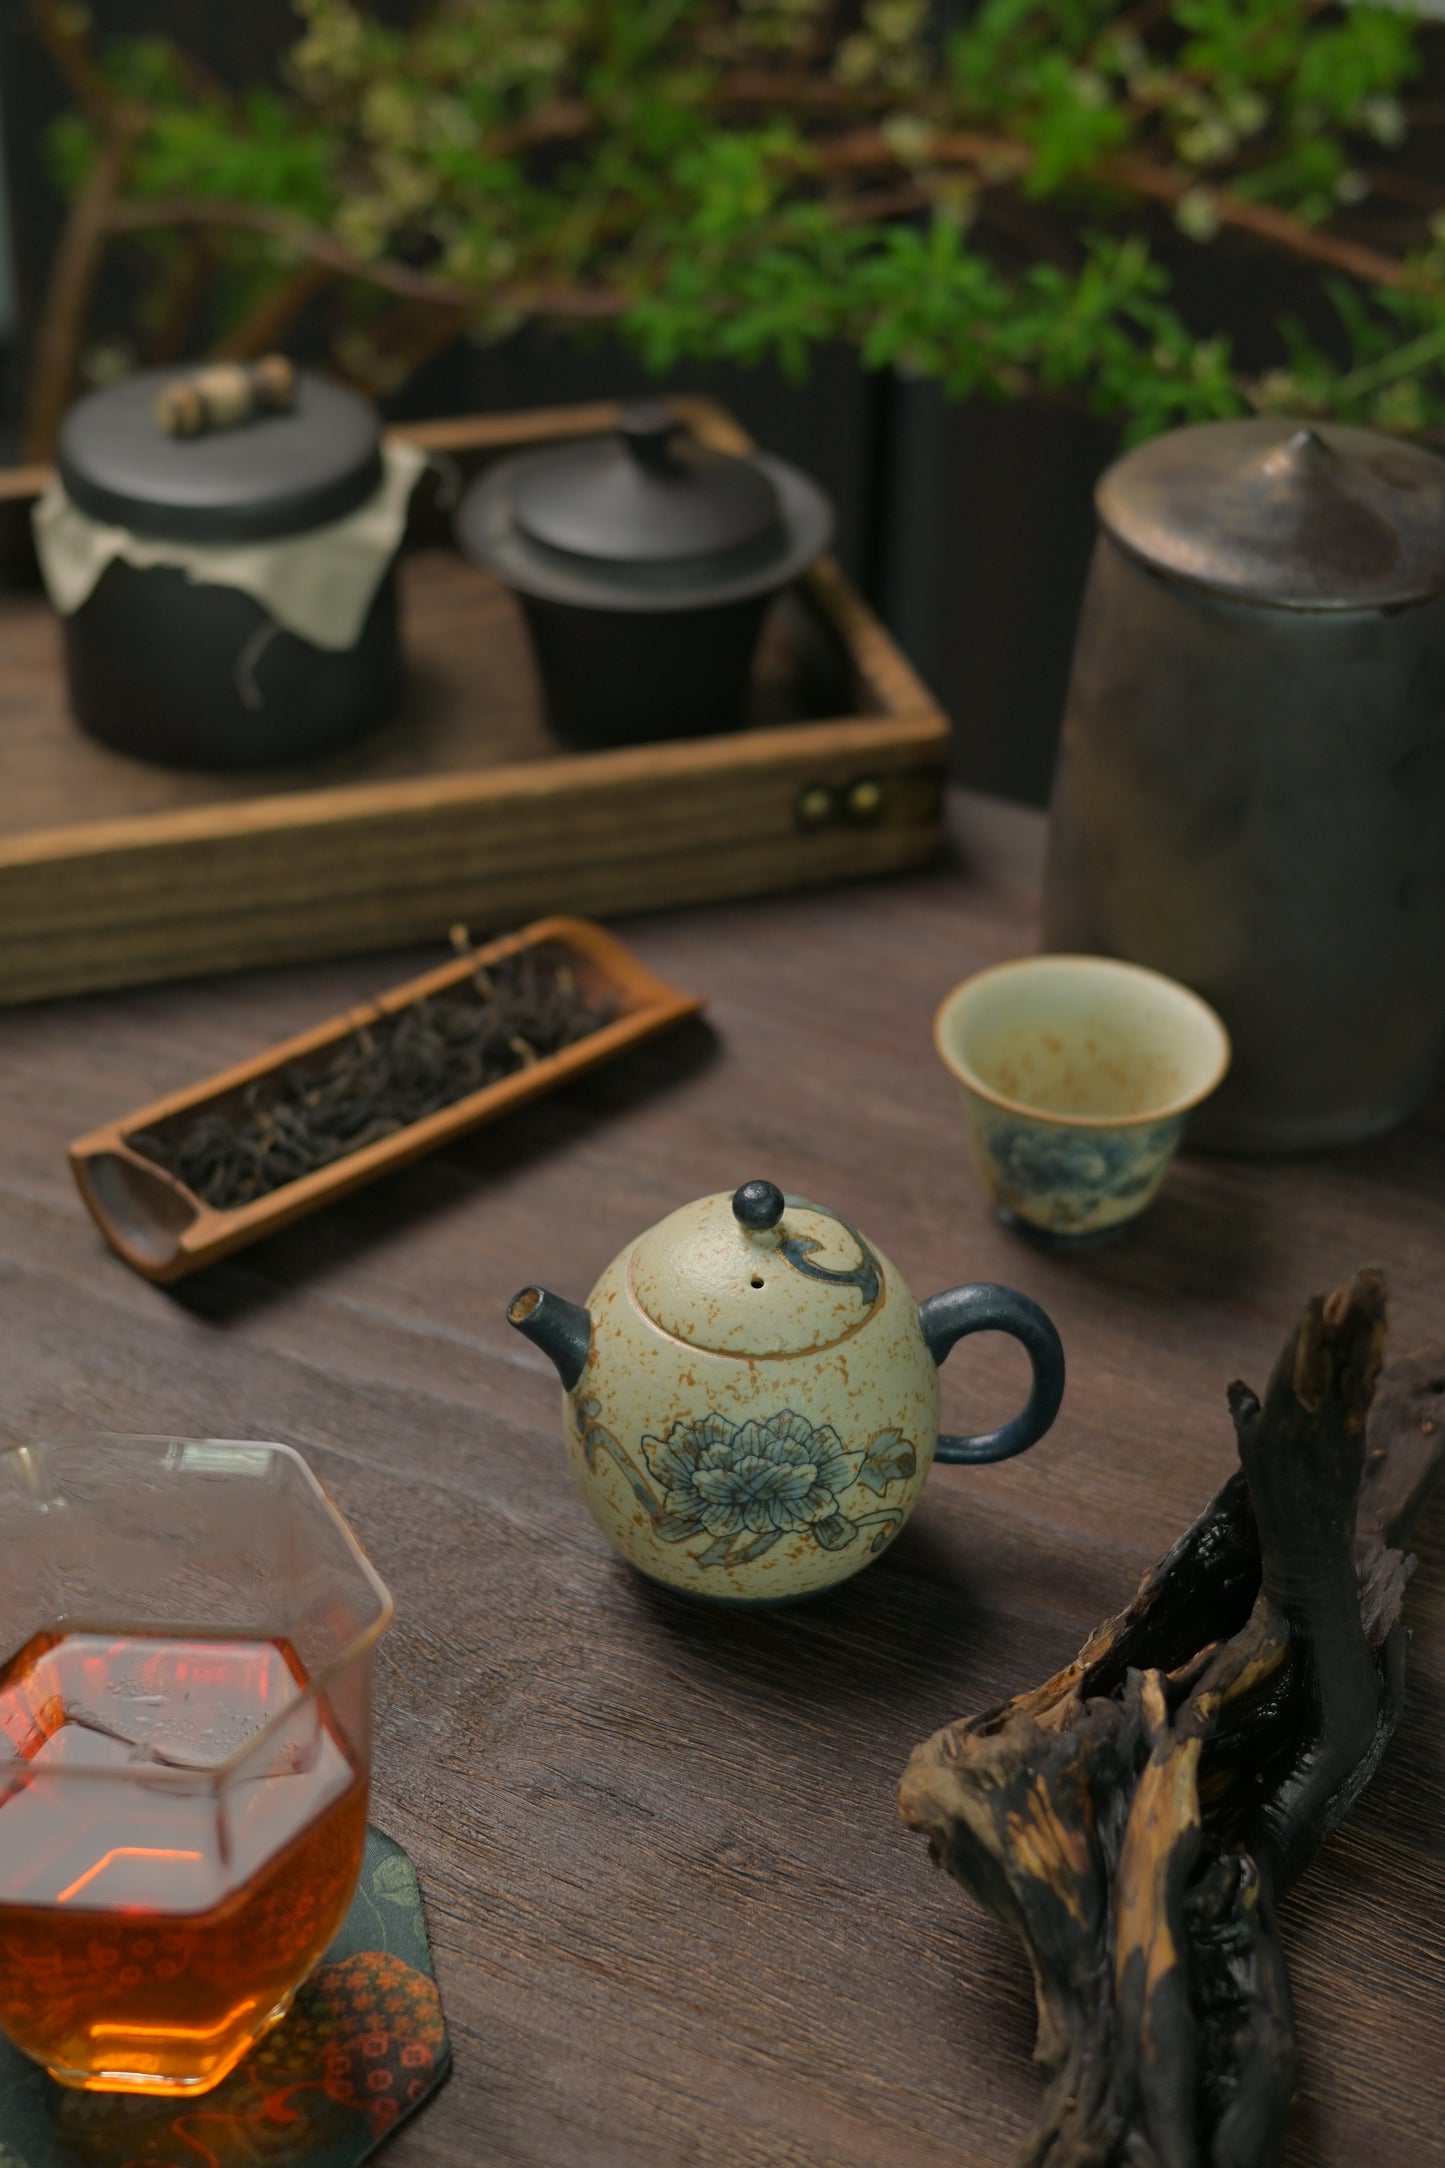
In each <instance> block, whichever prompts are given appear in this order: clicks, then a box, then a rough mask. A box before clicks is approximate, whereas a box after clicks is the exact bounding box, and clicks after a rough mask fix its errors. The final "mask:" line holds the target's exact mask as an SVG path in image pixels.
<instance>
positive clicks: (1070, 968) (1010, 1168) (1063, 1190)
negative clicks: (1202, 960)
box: [933, 956, 1230, 1240]
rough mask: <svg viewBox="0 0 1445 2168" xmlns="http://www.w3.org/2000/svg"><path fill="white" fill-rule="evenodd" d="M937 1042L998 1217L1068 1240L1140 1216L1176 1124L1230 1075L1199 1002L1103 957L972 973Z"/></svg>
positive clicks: (945, 1009) (1223, 1039) (1170, 1149)
mask: <svg viewBox="0 0 1445 2168" xmlns="http://www.w3.org/2000/svg"><path fill="white" fill-rule="evenodd" d="M933 1036H934V1042H935V1044H936V1045H937V1047H938V1051H939V1053H940V1054H941V1055H942V1057H943V1059H944V1061H945V1063H946V1064H947V1066H948V1067H949V1068H950V1069H951V1070H952V1071H953V1073H954V1075H955V1076H956V1077H957V1078H958V1079H959V1081H960V1082H961V1083H962V1085H963V1093H964V1104H965V1107H966V1109H967V1113H968V1121H969V1128H970V1130H971V1132H972V1137H973V1146H974V1153H975V1156H976V1157H977V1160H978V1163H979V1167H980V1169H981V1170H982V1173H983V1176H984V1179H985V1181H986V1182H987V1183H988V1185H989V1188H990V1189H991V1190H992V1192H993V1195H994V1198H995V1200H996V1202H997V1204H998V1205H999V1207H1000V1210H1001V1211H1002V1212H1003V1214H1004V1215H1005V1217H1007V1218H1012V1219H1015V1220H1018V1221H1021V1222H1022V1223H1023V1224H1024V1225H1025V1226H1026V1227H1029V1228H1033V1229H1036V1230H1038V1231H1039V1232H1040V1233H1043V1234H1047V1235H1051V1236H1054V1237H1055V1238H1058V1239H1065V1240H1067V1239H1074V1240H1077V1239H1078V1238H1080V1237H1083V1236H1088V1235H1098V1234H1102V1233H1104V1232H1105V1231H1106V1230H1108V1229H1110V1228H1113V1227H1119V1226H1122V1225H1123V1223H1124V1222H1125V1221H1126V1220H1130V1219H1133V1218H1134V1217H1135V1215H1136V1214H1137V1213H1139V1212H1142V1211H1143V1209H1144V1207H1145V1206H1146V1205H1147V1204H1148V1203H1149V1201H1150V1199H1151V1198H1152V1197H1153V1196H1154V1194H1155V1192H1156V1191H1157V1190H1158V1188H1159V1185H1160V1183H1161V1182H1162V1181H1163V1179H1164V1175H1165V1171H1166V1169H1167V1168H1168V1165H1169V1162H1170V1160H1171V1159H1172V1158H1173V1157H1174V1153H1175V1151H1176V1149H1177V1147H1178V1144H1179V1139H1180V1137H1181V1136H1182V1135H1183V1132H1184V1117H1185V1115H1186V1114H1187V1113H1188V1111H1189V1109H1190V1108H1191V1107H1194V1106H1197V1105H1198V1104H1199V1102H1200V1100H1201V1099H1207V1098H1208V1096H1209V1094H1210V1093H1211V1092H1212V1091H1213V1090H1214V1089H1215V1087H1216V1086H1217V1085H1218V1084H1219V1083H1220V1082H1221V1080H1222V1078H1223V1076H1224V1073H1225V1071H1226V1070H1227V1069H1228V1067H1229V1052H1230V1049H1229V1035H1228V1033H1227V1032H1226V1031H1225V1028H1224V1026H1223V1024H1221V1022H1220V1021H1219V1018H1218V1017H1217V1016H1216V1015H1215V1013H1214V1011H1213V1009H1211V1008H1210V1007H1209V1005H1208V1003H1207V1002H1204V1001H1201V1000H1200V999H1199V996H1198V995H1197V994H1192V993H1191V992H1190V991H1189V989H1188V988H1187V987H1185V986H1180V985H1179V984H1178V983H1177V982H1176V981H1175V980H1174V979H1167V978H1165V977H1164V976H1163V975H1162V973H1160V972H1158V971H1147V970H1145V969H1144V967H1143V966H1142V965H1140V964H1126V963H1119V962H1116V961H1115V960H1114V959H1113V958H1112V957H1107V956H1026V957H1022V958H1020V959H1019V961H1018V962H1017V963H1008V964H996V965H995V966H994V967H993V968H992V969H991V970H988V971H980V972H978V973H976V974H975V976H974V977H973V978H971V979H965V980H964V981H963V984H962V985H961V986H955V988H954V989H953V992H952V993H951V994H950V995H949V996H948V998H947V999H946V1000H945V1001H944V1003H943V1005H942V1007H941V1008H940V1009H939V1011H938V1015H937V1016H936V1018H935V1019H934V1026H933Z"/></svg>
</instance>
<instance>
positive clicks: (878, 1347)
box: [564, 1194, 938, 1602]
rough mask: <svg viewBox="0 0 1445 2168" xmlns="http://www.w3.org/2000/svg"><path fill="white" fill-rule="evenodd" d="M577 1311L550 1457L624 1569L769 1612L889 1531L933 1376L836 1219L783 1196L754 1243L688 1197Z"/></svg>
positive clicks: (913, 1490) (914, 1323) (721, 1209)
mask: <svg viewBox="0 0 1445 2168" xmlns="http://www.w3.org/2000/svg"><path fill="white" fill-rule="evenodd" d="M823 1275H826V1277H824V1276H823ZM587 1308H588V1311H589V1312H590V1314H591V1318H592V1342H591V1351H590V1354H589V1357H588V1361H587V1366H586V1368H585V1370H584V1371H583V1373H582V1376H581V1377H580V1379H579V1380H578V1382H577V1384H576V1386H575V1387H574V1388H573V1390H572V1391H571V1392H570V1393H568V1394H567V1395H566V1396H565V1399H564V1408H565V1419H566V1435H567V1446H568V1452H569V1454H570V1456H571V1461H572V1467H573V1470H574V1472H575V1474H576V1476H577V1480H578V1482H579V1484H580V1485H581V1487H582V1491H583V1495H584V1496H585V1498H586V1500H587V1503H588V1505H589V1507H590V1508H591V1511H592V1513H593V1515H594V1517H595V1519H596V1520H597V1521H598V1523H599V1525H600V1526H601V1527H602V1529H603V1530H604V1531H605V1533H606V1534H607V1535H608V1536H609V1537H610V1538H611V1540H612V1541H613V1542H614V1543H615V1544H616V1545H617V1547H618V1549H619V1550H620V1551H621V1552H622V1553H623V1554H624V1556H626V1557H627V1558H629V1559H631V1561H632V1562H633V1564H634V1565H636V1566H639V1567H640V1568H641V1569H642V1571H643V1572H644V1573H647V1574H650V1575H651V1576H652V1577H653V1578H654V1579H655V1580H659V1581H665V1582H668V1583H670V1584H671V1585H672V1586H673V1587H675V1588H681V1589H686V1590H687V1591H689V1592H690V1593H692V1594H694V1595H704V1596H720V1597H723V1598H728V1599H732V1600H735V1601H737V1600H741V1601H746V1602H760V1601H762V1602H769V1601H771V1602H777V1601H781V1600H783V1599H785V1598H788V1597H793V1596H801V1595H807V1594H810V1593H811V1592H813V1591H814V1590H817V1589H821V1588H826V1587H827V1586H828V1585H829V1584H830V1583H832V1582H834V1581H841V1580H844V1579H845V1578H846V1577H847V1576H848V1575H849V1574H851V1573H856V1572H857V1571H858V1570H859V1568H860V1567H862V1566H865V1565H866V1564H867V1563H868V1561H869V1560H870V1559H871V1558H873V1557H875V1556H876V1555H877V1554H878V1552H879V1551H881V1550H882V1549H884V1547H885V1546H886V1545H887V1544H888V1543H889V1542H891V1540H892V1538H893V1537H894V1536H895V1535H896V1534H897V1533H898V1530H899V1529H900V1528H901V1527H902V1525H903V1523H904V1521H905V1519H906V1518H907V1516H908V1514H909V1512H910V1511H911V1510H912V1507H913V1504H914V1501H915V1500H916V1498H917V1496H918V1493H919V1491H920V1490H921V1488H922V1486H923V1482H924V1479H925V1478H926V1476H927V1474H928V1471H929V1468H930V1466H931V1465H932V1461H933V1450H934V1446H935V1444H936V1442H937V1437H938V1371H937V1367H936V1365H935V1363H934V1361H933V1358H932V1356H931V1355H930V1354H929V1351H928V1348H927V1346H926V1345H925V1343H924V1339H923V1333H922V1328H921V1327H920V1325H919V1322H918V1307H917V1304H916V1303H915V1302H914V1300H913V1297H912V1295H911V1294H910V1293H909V1291H908V1288H907V1287H906V1285H905V1284H904V1282H903V1280H902V1278H901V1277H900V1275H899V1274H898V1272H897V1271H896V1269H895V1268H894V1267H893V1266H892V1265H890V1264H889V1262H888V1260H887V1258H886V1257H884V1256H883V1255H882V1253H881V1251H879V1250H877V1249H876V1248H875V1247H874V1246H873V1245H872V1244H871V1243H868V1242H865V1241H864V1240H863V1238H862V1237H861V1236H859V1235H858V1234H857V1233H856V1232H855V1230H854V1229H853V1228H851V1227H850V1226H848V1225H847V1223H846V1222H844V1221H842V1220H840V1219H837V1218H835V1217H834V1216H833V1215H832V1214H831V1213H827V1212H824V1211H822V1210H821V1209H820V1208H819V1207H817V1206H815V1205H809V1204H806V1203H804V1202H802V1201H801V1200H799V1199H795V1198H789V1199H788V1200H787V1207H786V1210H785V1213H784V1217H783V1219H782V1221H781V1222H780V1224H779V1225H778V1226H777V1227H776V1228H772V1229H767V1230H763V1231H757V1232H755V1231H753V1230H750V1229H748V1228H745V1227H742V1226H740V1225H739V1224H738V1222H737V1220H736V1218H735V1217H734V1214H733V1209H732V1199H731V1197H730V1196H729V1195H727V1194H722V1195H719V1196H716V1197H709V1198H705V1199H703V1200H702V1202H701V1203H700V1204H697V1205H689V1206H687V1207H685V1208H684V1209H683V1210H682V1211H680V1212H676V1213H674V1214H672V1215H671V1217H670V1218H668V1219H666V1220H664V1221H662V1222H661V1224H660V1225H659V1226H657V1227H655V1228H653V1229H651V1230H650V1231H649V1233H648V1234H646V1235H643V1236H642V1237H641V1238H640V1239H639V1240H638V1241H637V1242H635V1243H634V1244H633V1245H632V1246H631V1247H630V1248H629V1249H627V1250H625V1251H624V1252H623V1254H622V1255H621V1256H620V1257H618V1258H617V1259H615V1260H614V1262H613V1263H612V1264H611V1265H610V1266H609V1267H608V1269H607V1271H606V1272H604V1273H603V1275H602V1278H601V1279H600V1280H599V1281H598V1283H597V1285H596V1287H595V1288H594V1289H593V1291H592V1294H591V1297H590V1299H589V1301H588V1304H587ZM865 1328H866V1330H865ZM765 1342H766V1343H767V1344H768V1347H769V1352H767V1353H761V1352H756V1350H757V1349H758V1348H759V1347H760V1346H761V1345H762V1344H763V1343H765Z"/></svg>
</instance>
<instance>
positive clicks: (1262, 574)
mask: <svg viewBox="0 0 1445 2168" xmlns="http://www.w3.org/2000/svg"><path fill="white" fill-rule="evenodd" d="M1096 502H1097V505H1098V511H1099V517H1100V519H1101V521H1102V522H1103V524H1104V526H1105V528H1106V529H1107V530H1108V532H1109V533H1110V534H1111V535H1112V536H1113V538H1114V540H1115V541H1116V542H1118V543H1120V544H1121V545H1122V546H1123V547H1124V548H1125V549H1127V550H1129V551H1130V552H1132V554H1133V555H1134V556H1136V557H1139V558H1141V559H1142V560H1143V561H1144V563H1145V564H1147V565H1149V566H1151V567H1152V568H1153V569H1154V570H1155V571H1158V572H1163V573H1166V574H1172V575H1173V576H1174V577H1175V578H1176V579H1181V580H1187V581H1189V582H1191V583H1192V584H1193V585H1195V586H1198V587H1204V588H1208V589H1210V590H1211V591H1212V592H1213V593H1215V594H1220V595H1229V596H1232V597H1234V598H1235V599H1237V600H1238V601H1241V602H1256V603H1262V604H1268V605H1273V606H1274V607H1276V608H1282V609H1291V610H1362V609H1379V608H1383V607H1385V606H1386V605H1390V604H1398V603H1404V602H1418V601H1422V600H1423V599H1424V598H1425V597H1426V596H1429V595H1433V594H1438V593H1439V592H1440V591H1441V590H1442V589H1445V460H1441V459H1437V458H1436V457H1435V455H1434V454H1433V453H1431V452H1426V451H1422V450H1421V449H1420V448H1419V447H1418V446H1417V445H1413V444H1406V443H1403V442H1401V441H1399V440H1398V439H1396V438H1394V437H1386V436H1381V435H1379V434H1378V433H1377V432H1376V431H1374V430H1372V429H1350V428H1344V427H1341V426H1336V425H1335V424H1334V423H1320V424H1318V425H1314V424H1308V425H1307V424H1303V423H1300V422H1292V421H1285V420H1276V421H1268V420H1260V421H1243V422H1205V423H1202V424H1200V425H1199V426H1198V427H1197V428H1192V429H1177V430H1174V431H1173V432H1171V433H1170V434H1169V435H1168V436H1163V437H1156V438H1155V439H1154V440H1153V442H1152V443H1149V444H1143V445H1140V446H1139V447H1138V449H1137V450H1135V451H1132V452H1128V453H1126V454H1125V456H1124V457H1123V458H1122V459H1121V460H1119V461H1117V462H1116V464H1115V465H1114V466H1112V467H1110V469H1109V471H1108V472H1107V474H1105V475H1104V477H1103V479H1102V480H1101V481H1100V483H1099V487H1098V491H1097V494H1096Z"/></svg>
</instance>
